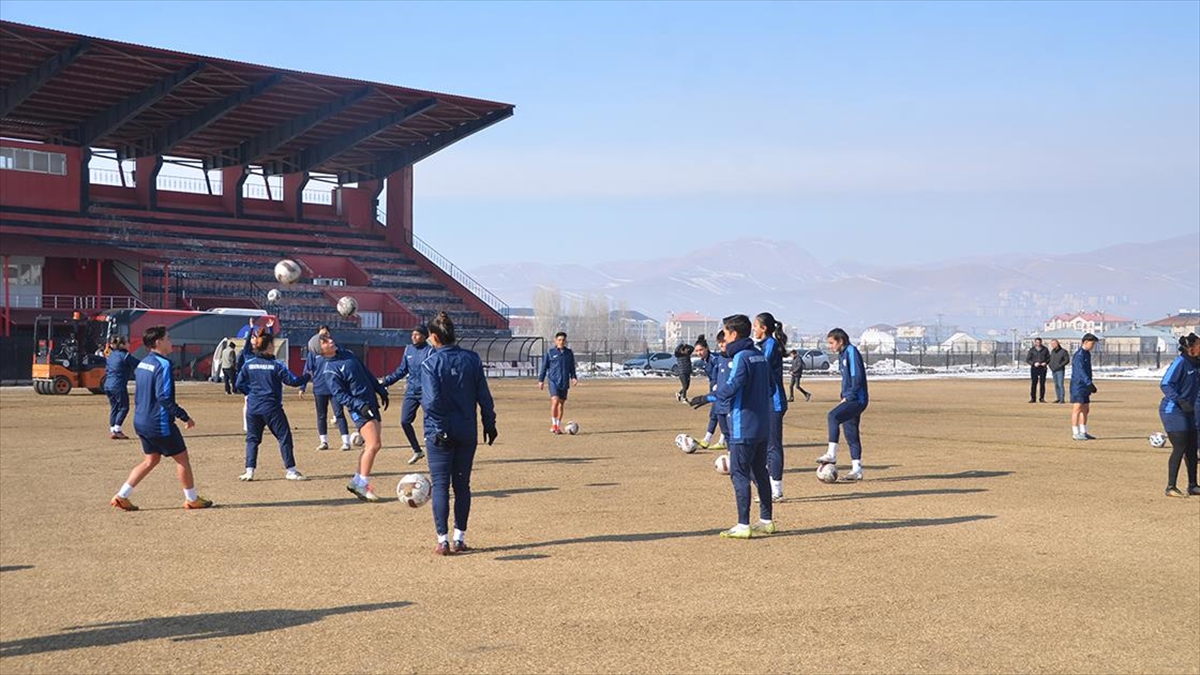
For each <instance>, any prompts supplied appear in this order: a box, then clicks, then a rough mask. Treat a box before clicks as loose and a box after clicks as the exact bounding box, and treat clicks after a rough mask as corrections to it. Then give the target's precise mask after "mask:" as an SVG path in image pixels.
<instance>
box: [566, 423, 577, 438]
mask: <svg viewBox="0 0 1200 675" xmlns="http://www.w3.org/2000/svg"><path fill="white" fill-rule="evenodd" d="M563 430H565V431H566V432H567V433H568V434H571V435H572V436H574V435H575V434H577V433H579V423H578V422H567V425H566V426H564V427H563Z"/></svg>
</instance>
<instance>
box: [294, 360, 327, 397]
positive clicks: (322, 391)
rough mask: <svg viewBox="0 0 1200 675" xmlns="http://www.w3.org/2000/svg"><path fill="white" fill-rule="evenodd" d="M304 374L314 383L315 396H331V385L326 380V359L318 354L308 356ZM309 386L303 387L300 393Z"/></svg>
mask: <svg viewBox="0 0 1200 675" xmlns="http://www.w3.org/2000/svg"><path fill="white" fill-rule="evenodd" d="M304 373H305V374H306V375H308V376H309V378H310V381H311V382H312V393H313V396H329V383H328V381H326V379H325V357H324V356H321V355H320V354H318V353H317V352H311V351H310V352H309V353H308V356H306V357H304ZM307 386H308V385H301V387H300V391H304V390H305V389H306V388H307Z"/></svg>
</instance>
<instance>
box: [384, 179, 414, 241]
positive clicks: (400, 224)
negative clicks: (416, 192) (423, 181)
mask: <svg viewBox="0 0 1200 675" xmlns="http://www.w3.org/2000/svg"><path fill="white" fill-rule="evenodd" d="M387 240H388V243H389V244H391V245H393V246H396V247H398V248H412V240H413V168H412V165H411V164H409V165H408V166H406V167H404V168H402V169H399V170H396V171H393V172H392V173H391V174H389V175H388V177H387Z"/></svg>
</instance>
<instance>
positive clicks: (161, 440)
mask: <svg viewBox="0 0 1200 675" xmlns="http://www.w3.org/2000/svg"><path fill="white" fill-rule="evenodd" d="M138 438H140V439H142V452H143V453H144V454H147V455H162V456H163V457H171V456H173V455H178V454H179V453H181V452H187V444H186V443H184V442H183V434H181V433H179V427H177V426H175V425H171V433H170V434H169V435H167V436H143V435H142V434H138Z"/></svg>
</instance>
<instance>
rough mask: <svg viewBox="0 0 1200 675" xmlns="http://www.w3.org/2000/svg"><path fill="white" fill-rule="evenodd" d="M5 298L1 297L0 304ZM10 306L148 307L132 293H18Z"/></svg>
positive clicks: (10, 301)
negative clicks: (97, 294)
mask: <svg viewBox="0 0 1200 675" xmlns="http://www.w3.org/2000/svg"><path fill="white" fill-rule="evenodd" d="M2 303H3V299H2V298H0V304H2ZM8 306H9V307H13V308H14V309H17V308H22V307H25V308H30V309H91V310H99V309H125V308H136V307H148V305H146V303H144V302H142V301H141V300H138V299H137V298H135V297H133V296H132V295H101V296H100V297H99V298H97V297H96V296H94V295H61V294H50V295H18V296H14V297H11V298H9V305H8Z"/></svg>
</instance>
